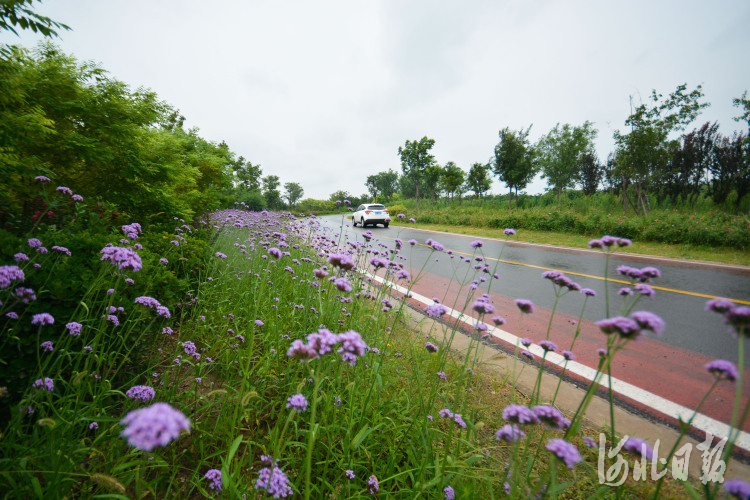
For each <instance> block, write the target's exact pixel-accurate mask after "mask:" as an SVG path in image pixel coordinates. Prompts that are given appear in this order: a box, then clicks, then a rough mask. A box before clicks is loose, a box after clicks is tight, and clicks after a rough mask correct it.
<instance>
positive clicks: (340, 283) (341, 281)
mask: <svg viewBox="0 0 750 500" xmlns="http://www.w3.org/2000/svg"><path fill="white" fill-rule="evenodd" d="M333 284H334V286H336V288H338V289H339V290H341V291H342V292H351V291H352V285H351V283H349V281H348V280H347V279H346V278H336V279H335V280H334V281H333Z"/></svg>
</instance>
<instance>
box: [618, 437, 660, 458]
mask: <svg viewBox="0 0 750 500" xmlns="http://www.w3.org/2000/svg"><path fill="white" fill-rule="evenodd" d="M623 448H624V449H626V450H628V451H632V452H633V453H635V454H637V455H640V456H642V457H645V458H646V460H652V459H653V458H654V450H653V449H651V447H650V446H649V445H648V443H647V442H646V441H644V440H643V439H640V438H636V437H633V436H630V437H629V438H628V440H627V441H625V444H624V445H623Z"/></svg>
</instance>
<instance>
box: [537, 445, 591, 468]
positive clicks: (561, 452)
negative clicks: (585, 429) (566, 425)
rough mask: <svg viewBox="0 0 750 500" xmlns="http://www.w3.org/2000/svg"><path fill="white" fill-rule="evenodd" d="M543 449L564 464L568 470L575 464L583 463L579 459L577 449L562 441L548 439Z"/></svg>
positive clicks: (581, 459)
mask: <svg viewBox="0 0 750 500" xmlns="http://www.w3.org/2000/svg"><path fill="white" fill-rule="evenodd" d="M545 448H547V449H548V450H549V451H551V452H552V454H553V455H555V456H556V457H557V458H559V459H560V460H562V461H563V462H565V465H566V466H567V467H568V469H572V468H574V467H575V466H576V464H577V463H580V462H583V457H581V454H580V453H579V452H578V448H576V447H575V445H573V444H571V443H569V442H567V441H565V440H564V439H560V438H553V439H550V440H549V441H547V445H546V446H545Z"/></svg>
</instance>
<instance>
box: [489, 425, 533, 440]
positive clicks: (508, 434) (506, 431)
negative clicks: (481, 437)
mask: <svg viewBox="0 0 750 500" xmlns="http://www.w3.org/2000/svg"><path fill="white" fill-rule="evenodd" d="M524 437H526V433H525V432H523V431H522V430H521V428H520V427H518V426H517V425H515V424H505V425H504V426H502V427H501V428H500V429H498V430H497V431H495V439H497V440H498V441H505V442H508V443H513V442H515V441H518V440H520V439H523V438H524Z"/></svg>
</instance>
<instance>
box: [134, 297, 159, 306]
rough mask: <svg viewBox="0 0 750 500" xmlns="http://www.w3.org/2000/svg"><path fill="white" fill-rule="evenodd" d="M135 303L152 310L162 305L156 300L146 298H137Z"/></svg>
mask: <svg viewBox="0 0 750 500" xmlns="http://www.w3.org/2000/svg"><path fill="white" fill-rule="evenodd" d="M135 303H136V304H141V305H144V306H147V307H150V308H152V309H153V308H154V307H158V306H160V305H161V303H160V302H159V301H158V300H156V299H155V298H153V297H146V296H141V297H136V298H135Z"/></svg>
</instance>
